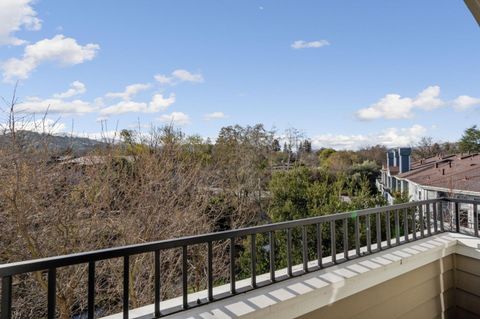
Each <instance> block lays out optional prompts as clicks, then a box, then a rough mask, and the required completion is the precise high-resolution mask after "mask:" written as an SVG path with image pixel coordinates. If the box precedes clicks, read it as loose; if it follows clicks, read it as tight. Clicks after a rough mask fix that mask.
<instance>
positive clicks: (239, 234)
mask: <svg viewBox="0 0 480 319" xmlns="http://www.w3.org/2000/svg"><path fill="white" fill-rule="evenodd" d="M478 204H480V201H479V202H477V201H471V200H459V199H453V198H439V199H432V200H424V201H418V202H410V203H405V204H399V205H392V206H385V207H376V208H371V209H364V210H358V211H353V212H345V213H337V214H332V215H325V216H318V217H313V218H306V219H300V220H293V221H287V222H281V223H275V224H268V225H262V226H255V227H249V228H243V229H236V230H229V231H222V232H217V233H210V234H204V235H198V236H191V237H183V238H177V239H170V240H162V241H156V242H150V243H145V244H138V245H130V246H124V247H116V248H110V249H103V250H97V251H91V252H85V253H78V254H71V255H65V256H57V257H50V258H44V259H37V260H29V261H22V262H15V263H10V264H3V265H0V277H1V278H2V292H1V319H8V318H11V317H12V314H14V312H15V309H12V308H13V307H12V295H13V294H12V288H14V287H12V278H13V277H14V276H19V275H22V274H27V273H32V272H42V273H46V274H47V278H48V279H47V284H48V289H47V290H48V292H47V305H46V306H47V314H48V318H54V317H55V314H56V296H57V295H56V289H57V282H56V281H57V269H59V268H62V267H68V266H72V265H80V264H84V265H88V294H87V298H88V302H87V305H88V309H87V313H86V315H87V316H88V318H94V316H95V280H96V275H95V267H96V263H97V262H99V261H102V260H108V259H114V258H120V259H123V300H122V302H123V317H124V318H128V316H129V289H128V287H129V284H130V283H129V280H131V279H130V276H129V272H130V269H129V267H130V257H132V256H136V255H139V254H150V255H151V256H152V258H153V260H154V274H153V278H154V300H152V301H153V303H154V313H153V314H152V317H154V318H157V317H161V316H165V315H168V314H170V313H173V312H178V311H182V310H185V309H189V308H192V307H198V306H201V305H204V304H206V303H211V302H214V301H216V300H220V299H223V298H227V297H230V296H234V295H236V294H238V293H243V292H245V291H248V290H253V289H257V288H258V287H262V286H265V285H269V284H272V283H275V282H278V281H281V280H286V279H288V278H290V277H294V276H299V275H302V274H305V273H308V272H311V271H315V270H318V269H321V268H325V267H329V266H331V265H335V264H339V263H342V262H345V261H347V260H350V259H354V258H358V257H361V256H364V255H368V254H373V253H375V252H377V251H381V250H385V249H388V248H390V247H393V246H398V245H402V244H404V243H407V242H410V241H414V240H418V239H421V238H424V237H428V236H431V235H434V234H437V233H440V232H444V231H450V232H461V233H465V234H468V235H472V236H477V237H478V210H477V205H478ZM468 214H470V218H469V217H468V216H467V215H468ZM471 216H473V218H472V217H471ZM349 224H350V227H349ZM322 225H327V226H323V227H322ZM307 228H309V229H311V230H313V232H312V231H310V232H307ZM322 229H323V230H324V229H328V230H329V231H327V232H325V231H322ZM361 229H362V231H360V230H361ZM373 230H375V231H373ZM293 231H295V232H298V233H299V234H301V235H300V238H301V240H300V246H301V250H302V253H301V255H302V262H303V267H302V268H303V270H302V271H293V270H292V269H293V266H294V265H293V261H292V260H293V259H292V251H293V250H292V232H293ZM279 233H283V235H282V236H281V237H282V239H284V240H285V241H286V242H285V243H282V245H285V246H286V254H285V256H286V261H285V262H286V265H287V271H286V275H282V276H279V275H278V273H276V269H275V258H276V256H275V253H276V250H275V245H276V244H278V238H277V240H276V238H275V236H276V235H278V234H279ZM312 233H313V234H315V235H314V236H315V237H316V238H314V241H313V242H314V243H315V246H316V247H309V241H308V240H307V236H308V235H310V236H312ZM327 233H328V234H327ZM339 233H340V234H341V236H338V234H339ZM261 234H263V235H264V234H268V237H267V238H268V243H269V246H268V247H269V248H268V249H267V250H266V251H267V252H268V257H267V259H269V261H268V262H269V268H270V269H269V273H270V275H269V280H267V281H263V282H257V281H256V279H257V274H256V269H257V267H256V265H257V263H258V262H259V260H258V258H260V256H258V255H257V253H256V251H257V250H256V240H257V237H258V236H259V235H261ZM246 237H247V238H249V241H248V243H249V244H248V245H249V246H250V247H246V249H250V260H249V264H250V275H251V276H250V278H251V282H250V285H249V287H243V288H241V289H240V288H238V287H237V286H236V272H237V271H238V269H236V266H235V265H236V258H238V256H237V254H236V251H235V249H236V246H235V240H236V239H238V238H246ZM337 237H340V238H337ZM310 239H312V238H310ZM217 241H227V242H229V265H230V266H229V277H230V280H229V281H230V282H229V285H230V291H229V292H228V293H225V294H222V295H217V294H216V295H214V293H213V288H214V277H213V269H212V268H213V261H214V260H213V259H214V255H213V253H212V247H213V245H214V243H215V242H217ZM325 242H326V243H328V244H329V247H324V243H325ZM339 242H340V243H341V244H342V245H340V244H339ZM349 242H350V243H354V244H353V245H349ZM311 243H312V241H310V244H311ZM194 245H206V247H207V271H206V274H205V276H206V278H205V279H206V282H207V292H208V294H207V295H206V298H204V299H202V300H197V302H189V300H188V294H189V291H190V289H189V287H188V277H189V273H188V259H189V256H188V248H189V247H191V246H194ZM339 246H340V247H343V249H342V250H343V251H337V249H338V247H339ZM171 249H180V250H181V252H182V253H181V258H182V261H181V265H182V267H181V269H182V271H181V273H180V275H179V277H180V278H179V279H180V281H181V290H182V292H183V294H182V296H183V298H182V300H183V302H182V305H181V306H179V307H177V308H173V309H169V311H168V312H167V311H164V310H162V312H161V311H160V303H161V302H162V300H161V294H160V289H161V284H160V283H161V276H162V273H161V267H160V256H161V255H162V252H164V251H166V250H171ZM308 249H311V250H312V249H313V250H314V251H316V256H315V259H314V260H313V262H314V263H315V266H314V267H312V263H311V262H312V260H309V254H308ZM324 251H328V252H329V254H328V256H325V253H324ZM326 257H330V258H326ZM326 259H328V263H327V262H325V260H326Z"/></svg>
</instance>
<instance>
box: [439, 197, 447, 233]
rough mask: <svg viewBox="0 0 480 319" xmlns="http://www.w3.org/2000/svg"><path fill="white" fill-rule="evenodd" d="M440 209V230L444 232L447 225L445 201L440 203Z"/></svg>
mask: <svg viewBox="0 0 480 319" xmlns="http://www.w3.org/2000/svg"><path fill="white" fill-rule="evenodd" d="M438 205H439V206H440V209H439V211H438V213H439V214H440V231H441V232H442V233H443V232H444V231H445V225H444V224H443V202H440V203H438Z"/></svg>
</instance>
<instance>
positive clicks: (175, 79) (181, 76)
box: [154, 69, 204, 85]
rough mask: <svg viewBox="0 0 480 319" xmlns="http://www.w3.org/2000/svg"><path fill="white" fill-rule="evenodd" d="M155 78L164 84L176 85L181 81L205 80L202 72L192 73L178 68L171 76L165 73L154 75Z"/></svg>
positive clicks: (198, 81)
mask: <svg viewBox="0 0 480 319" xmlns="http://www.w3.org/2000/svg"><path fill="white" fill-rule="evenodd" d="M154 78H155V80H156V81H157V82H158V83H160V84H162V85H165V84H170V85H175V84H178V83H180V82H195V83H202V82H204V79H203V76H202V74H200V73H191V72H189V71H187V70H183V69H178V70H175V71H173V72H172V74H171V75H170V76H167V75H164V74H157V75H155V76H154Z"/></svg>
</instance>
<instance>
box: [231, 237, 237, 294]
mask: <svg viewBox="0 0 480 319" xmlns="http://www.w3.org/2000/svg"><path fill="white" fill-rule="evenodd" d="M236 292H237V291H236V286H235V238H234V237H230V293H231V294H232V295H234V294H235V293H236Z"/></svg>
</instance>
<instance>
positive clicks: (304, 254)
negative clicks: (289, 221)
mask: <svg viewBox="0 0 480 319" xmlns="http://www.w3.org/2000/svg"><path fill="white" fill-rule="evenodd" d="M302 261H303V271H304V272H308V246H307V227H306V226H303V227H302Z"/></svg>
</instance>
